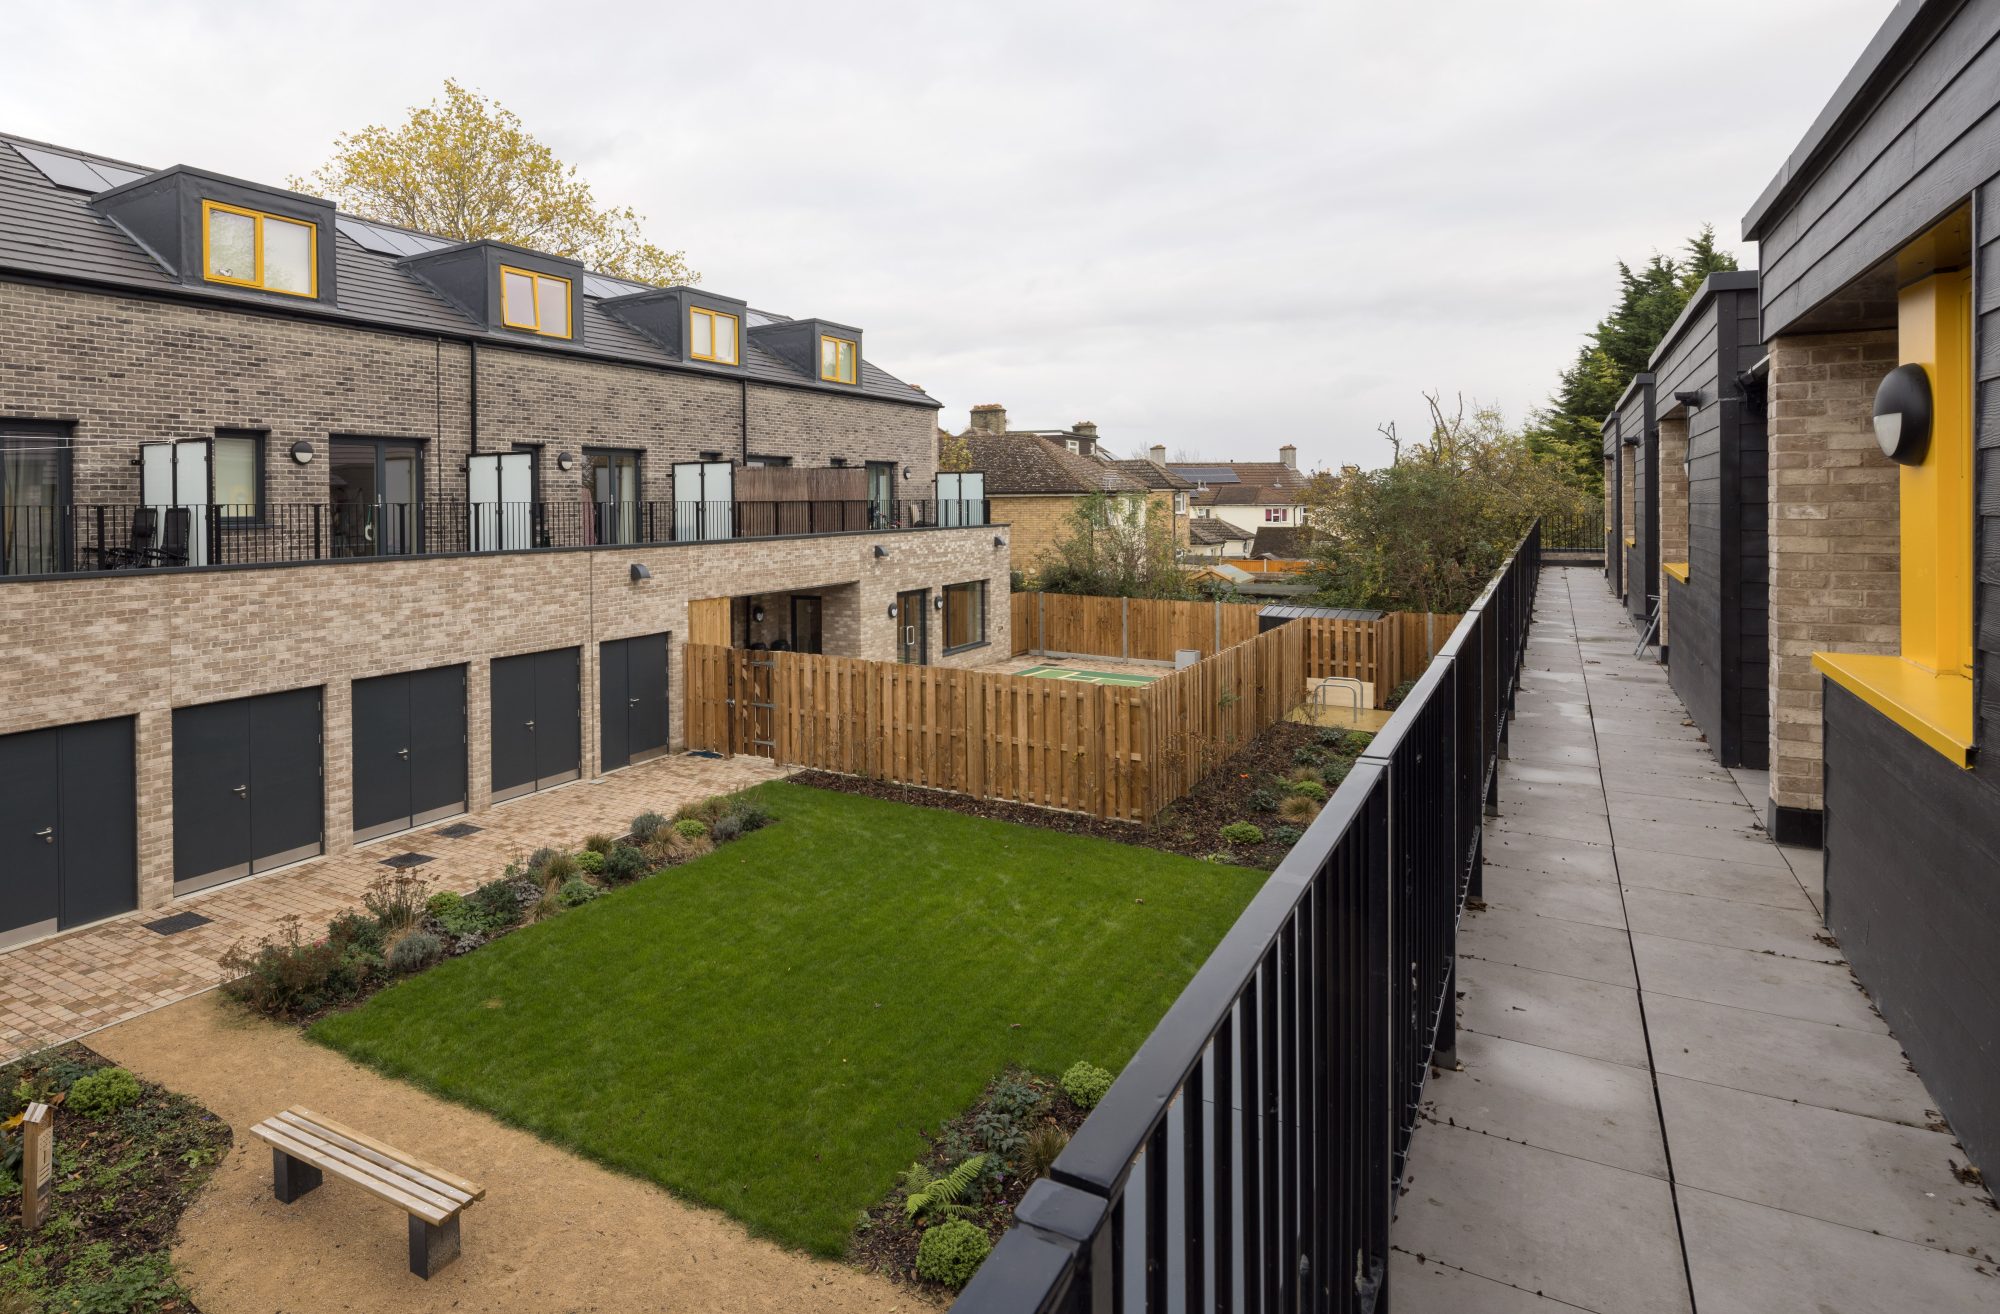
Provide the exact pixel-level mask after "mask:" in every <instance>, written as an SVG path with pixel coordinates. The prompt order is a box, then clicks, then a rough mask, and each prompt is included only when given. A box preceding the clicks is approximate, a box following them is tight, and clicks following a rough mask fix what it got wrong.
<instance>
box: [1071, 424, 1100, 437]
mask: <svg viewBox="0 0 2000 1314" xmlns="http://www.w3.org/2000/svg"><path fill="white" fill-rule="evenodd" d="M1070 432H1071V433H1079V434H1082V435H1083V436H1084V437H1086V438H1095V437H1097V421H1095V420H1078V421H1077V422H1076V423H1075V424H1072V425H1071V426H1070Z"/></svg>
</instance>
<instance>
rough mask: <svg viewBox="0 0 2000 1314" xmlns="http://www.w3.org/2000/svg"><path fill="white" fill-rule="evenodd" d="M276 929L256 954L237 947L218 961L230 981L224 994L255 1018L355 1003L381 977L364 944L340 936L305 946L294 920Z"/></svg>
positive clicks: (302, 1013) (374, 958) (377, 963)
mask: <svg viewBox="0 0 2000 1314" xmlns="http://www.w3.org/2000/svg"><path fill="white" fill-rule="evenodd" d="M343 920H344V919H343ZM340 925H341V923H340V922H336V923H335V924H334V927H338V926H340ZM280 926H281V930H280V931H279V934H278V936H277V938H275V939H273V938H271V937H269V936H266V937H265V938H264V939H262V940H260V941H259V942H258V944H257V946H256V948H254V949H251V948H246V947H245V946H244V945H243V944H242V943H241V942H240V941H239V942H238V943H236V944H234V945H232V946H231V947H230V949H229V952H228V953H226V954H224V955H223V957H222V969H223V971H225V972H227V973H228V974H229V975H230V977H231V978H232V979H231V980H230V981H229V982H228V984H226V985H225V986H223V991H224V993H225V994H227V995H228V996H229V997H230V998H232V999H234V1000H236V1001H237V1002H239V1003H241V1004H243V1005H244V1006H245V1007H247V1008H250V1009H252V1010H253V1011H255V1012H258V1013H262V1014H264V1015H265V1016H267V1017H282V1018H301V1017H307V1016H310V1015H311V1014H314V1013H317V1012H319V1011H320V1010H321V1009H323V1008H328V1007H330V1006H332V1005H334V1004H338V1003H343V1002H345V1001H346V1000H349V999H352V998H354V996H355V995H357V994H359V993H361V991H362V990H364V989H365V988H366V987H367V986H368V984H369V983H370V982H372V981H373V980H375V978H376V977H377V976H378V975H380V973H381V971H382V955H381V954H380V953H377V952H375V951H374V950H371V949H369V948H367V947H366V946H365V945H363V944H357V943H355V942H354V941H353V940H351V939H347V938H345V937H343V936H341V935H338V934H329V935H328V936H327V938H325V939H322V940H312V941H308V940H306V939H304V938H303V937H302V936H301V935H300V934H299V919H298V918H296V917H287V918H285V919H284V920H283V921H282V922H281V923H280ZM333 929H334V928H333V927H330V928H329V930H330V931H331V930H333Z"/></svg>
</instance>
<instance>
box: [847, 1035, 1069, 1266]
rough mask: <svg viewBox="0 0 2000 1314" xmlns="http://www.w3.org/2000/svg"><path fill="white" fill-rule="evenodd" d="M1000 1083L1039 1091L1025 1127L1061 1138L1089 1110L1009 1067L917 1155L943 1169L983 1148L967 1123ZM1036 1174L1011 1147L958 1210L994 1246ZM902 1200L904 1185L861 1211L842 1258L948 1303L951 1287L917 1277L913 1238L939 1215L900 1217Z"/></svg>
mask: <svg viewBox="0 0 2000 1314" xmlns="http://www.w3.org/2000/svg"><path fill="white" fill-rule="evenodd" d="M1003 1082H1009V1083H1019V1084H1022V1085H1027V1086H1032V1087H1033V1088H1034V1089H1035V1090H1037V1091H1039V1092H1041V1094H1042V1096H1043V1098H1044V1102H1043V1104H1042V1106H1041V1107H1040V1108H1038V1109H1036V1110H1035V1112H1034V1113H1033V1114H1032V1115H1031V1116H1030V1117H1028V1118H1026V1119H1024V1120H1022V1121H1021V1124H1020V1126H1021V1129H1022V1131H1023V1132H1024V1133H1025V1132H1029V1131H1032V1130H1034V1129H1036V1128H1043V1127H1053V1128H1058V1129H1060V1131H1061V1141H1062V1142H1064V1143H1067V1141H1068V1140H1069V1138H1070V1136H1072V1135H1074V1134H1075V1132H1076V1129H1077V1128H1078V1127H1081V1126H1082V1125H1083V1120H1084V1118H1085V1117H1087V1116H1088V1114H1089V1111H1088V1110H1086V1109H1083V1108H1081V1107H1079V1106H1078V1105H1077V1104H1076V1103H1075V1101H1073V1100H1071V1099H1070V1098H1069V1096H1067V1095H1065V1094H1063V1090H1062V1087H1061V1086H1060V1085H1059V1084H1058V1083H1056V1082H1054V1081H1051V1080H1049V1079H1048V1078H1046V1077H1038V1076H1036V1075H1034V1074H1033V1073H1030V1072H1023V1071H1021V1070H1019V1069H1010V1070H1009V1071H1007V1072H1005V1073H1003V1074H1001V1076H999V1077H997V1078H995V1079H994V1081H993V1083H992V1084H991V1085H989V1086H988V1087H987V1088H986V1090H985V1092H984V1093H983V1094H982V1095H981V1096H980V1097H979V1101H978V1102H977V1103H976V1104H974V1105H973V1106H972V1107H971V1108H969V1109H967V1110H966V1111H965V1112H964V1114H962V1115H961V1116H959V1117H958V1118H955V1119H953V1120H952V1121H951V1122H949V1123H947V1124H945V1125H944V1126H943V1127H941V1128H939V1129H938V1133H937V1135H936V1136H934V1137H932V1138H931V1141H930V1147H929V1149H927V1150H926V1151H925V1153H924V1156H923V1159H922V1162H923V1163H924V1164H925V1165H927V1166H928V1167H930V1168H932V1169H934V1170H936V1171H938V1172H945V1171H947V1170H949V1169H950V1168H952V1167H954V1166H956V1165H957V1164H958V1163H959V1162H961V1161H962V1160H964V1159H965V1158H966V1157H967V1156H968V1155H971V1154H978V1153H987V1152H988V1151H987V1149H986V1147H985V1145H983V1144H982V1143H981V1142H980V1140H979V1137H978V1135H977V1133H976V1132H975V1130H974V1124H975V1123H976V1122H977V1121H978V1120H979V1118H980V1116H981V1115H982V1114H986V1113H988V1112H990V1111H991V1110H992V1108H993V1094H994V1091H995V1089H996V1088H998V1087H999V1086H1000V1085H1001V1084H1002V1083H1003ZM1039 1177H1040V1174H1039V1173H1038V1172H1036V1171H1034V1170H1033V1169H1031V1168H1030V1167H1029V1165H1028V1163H1027V1156H1026V1154H1025V1152H1016V1153H1015V1155H1014V1156H1013V1157H1012V1158H1011V1159H1010V1160H1008V1161H1007V1163H1006V1167H1005V1168H1004V1170H1002V1172H1001V1173H1000V1174H999V1175H998V1177H997V1178H996V1179H994V1180H991V1181H989V1182H988V1183H987V1184H986V1185H985V1187H984V1188H983V1189H981V1190H980V1191H979V1192H978V1194H977V1195H976V1197H975V1198H970V1199H967V1200H966V1201H964V1203H965V1204H966V1205H967V1206H968V1209H967V1211H966V1212H965V1213H964V1214H963V1217H965V1218H968V1219H970V1220H971V1221H972V1222H974V1223H977V1224H978V1225H979V1226H980V1227H982V1228H984V1229H985V1230H986V1234H987V1236H988V1237H990V1238H991V1239H992V1241H993V1243H994V1244H995V1245H998V1244H999V1243H1000V1234H1001V1233H1003V1232H1005V1231H1006V1230H1007V1229H1008V1228H1009V1227H1010V1226H1012V1225H1013V1222H1014V1207H1015V1206H1016V1205H1018V1204H1020V1203H1021V1197H1022V1196H1024V1195H1026V1194H1027V1193H1028V1188H1029V1187H1030V1186H1033V1185H1034V1184H1035V1182H1036V1181H1037V1180H1038V1179H1039ZM903 1201H904V1192H903V1190H902V1189H901V1188H900V1187H899V1188H897V1189H896V1190H894V1191H892V1192H890V1193H889V1195H888V1196H887V1197H886V1198H884V1199H883V1200H882V1202H881V1203H880V1204H877V1205H876V1206H875V1207H874V1208H873V1209H870V1210H869V1211H868V1212H867V1213H866V1214H864V1215H863V1216H862V1219H861V1224H860V1226H858V1227H856V1228H855V1230H854V1235H853V1236H852V1237H851V1238H849V1240H848V1243H847V1258H848V1261H849V1262H850V1263H853V1264H856V1265H859V1266H860V1267H861V1268H864V1269H867V1270H869V1271H871V1272H875V1273H881V1274H883V1275H885V1276H887V1277H891V1278H894V1279H895V1280H896V1281H898V1282H902V1283H906V1284H908V1285H909V1286H911V1287H914V1288H915V1289H916V1290H918V1291H919V1292H921V1293H923V1294H924V1295H926V1296H929V1297H931V1298H933V1299H936V1300H938V1302H939V1303H940V1304H943V1303H947V1302H949V1301H950V1299H951V1297H952V1295H953V1294H954V1293H953V1292H952V1291H950V1290H949V1289H948V1288H946V1287H945V1286H943V1285H941V1284H940V1283H936V1282H932V1281H930V1280H929V1279H927V1278H921V1277H918V1276H917V1243H918V1242H920V1241H921V1240H923V1235H924V1232H925V1230H926V1229H927V1228H929V1227H931V1226H933V1225H934V1224H935V1223H936V1222H937V1221H939V1220H937V1219H925V1220H923V1221H921V1222H911V1221H910V1220H909V1218H908V1217H907V1216H906V1211H905V1208H904V1203H903Z"/></svg>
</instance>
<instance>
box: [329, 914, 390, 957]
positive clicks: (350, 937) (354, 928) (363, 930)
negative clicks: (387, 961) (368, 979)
mask: <svg viewBox="0 0 2000 1314" xmlns="http://www.w3.org/2000/svg"><path fill="white" fill-rule="evenodd" d="M326 938H327V939H329V940H338V941H340V942H341V943H342V944H351V945H353V946H354V947H356V948H357V949H362V950H365V951H366V952H368V953H371V954H379V953H381V952H382V938H383V937H382V923H380V922H378V921H376V920H375V919H374V918H373V917H369V916H367V915H365V914H363V913H355V912H347V913H342V914H340V916H338V917H336V918H334V919H333V920H332V921H330V922H328V923H327V924H326Z"/></svg>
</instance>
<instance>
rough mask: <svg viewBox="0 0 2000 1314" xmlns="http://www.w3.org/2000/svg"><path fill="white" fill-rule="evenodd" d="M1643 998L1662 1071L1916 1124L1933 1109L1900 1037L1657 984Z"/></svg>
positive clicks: (1655, 1059)
mask: <svg viewBox="0 0 2000 1314" xmlns="http://www.w3.org/2000/svg"><path fill="white" fill-rule="evenodd" d="M1640 998H1641V1001H1642V1002H1643V1003H1644V1005H1645V1009H1646V1027H1647V1030H1648V1031H1649V1033H1650V1034H1651V1035H1652V1039H1653V1062H1654V1064H1655V1065H1656V1066H1657V1067H1658V1069H1659V1070H1660V1071H1661V1072H1663V1073H1666V1074H1668V1075H1671V1076H1675V1077H1685V1078H1687V1079H1689V1080H1691V1081H1704V1082H1707V1083H1708V1084H1710V1085H1712V1086H1727V1087H1729V1088H1731V1089H1732V1090H1746V1091H1753V1092H1755V1093H1756V1094H1759V1095H1769V1096H1772V1097H1773V1098H1776V1099H1783V1100H1796V1101H1797V1102H1799V1103H1801V1104H1811V1105H1815V1106H1817V1107H1819V1108H1822V1109H1838V1110H1840V1111H1841V1112H1843V1113H1856V1114H1861V1115H1862V1116H1864V1117H1870V1118H1881V1119H1884V1120H1887V1121H1890V1122H1900V1123H1904V1124H1906V1125H1908V1126H1912V1127H1922V1126H1925V1125H1926V1124H1927V1123H1928V1122H1929V1121H1930V1119H1931V1118H1932V1117H1933V1116H1934V1109H1933V1107H1932V1105H1931V1097H1930V1094H1929V1092H1927V1091H1926V1090H1925V1089H1924V1083H1923V1082H1922V1081H1921V1080H1919V1079H1918V1077H1917V1074H1916V1073H1915V1072H1914V1071H1913V1070H1912V1069H1911V1068H1910V1061H1909V1059H1908V1058H1907V1057H1906V1056H1905V1055H1904V1053H1903V1046H1902V1044H1901V1042H1899V1041H1898V1040H1897V1039H1896V1038H1895V1037H1894V1036H1891V1035H1885V1034H1882V1033H1880V1032H1874V1031H1861V1030H1858V1029H1856V1028H1853V1027H1836V1026H1829V1025H1827V1024H1826V1023H1824V1022H1807V1021H1803V1020H1801V1019H1799V1018H1793V1017H1779V1016H1777V1015H1776V1014H1773V1013H1758V1012H1754V1011H1752V1010H1750V1009H1744V1008H1730V1007H1729V1006H1727V1005H1725V1004H1706V1003H1702V1002H1701V1001H1700V1000H1695V999H1681V998H1678V997H1677V996H1674V995H1659V994H1654V993H1652V992H1651V991H1646V992H1644V993H1643V994H1642V995H1641V996H1640Z"/></svg>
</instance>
